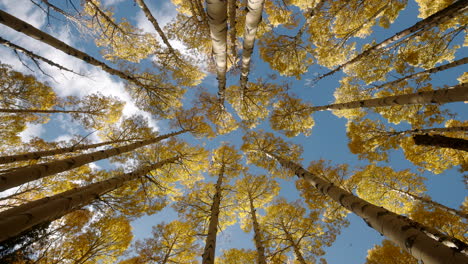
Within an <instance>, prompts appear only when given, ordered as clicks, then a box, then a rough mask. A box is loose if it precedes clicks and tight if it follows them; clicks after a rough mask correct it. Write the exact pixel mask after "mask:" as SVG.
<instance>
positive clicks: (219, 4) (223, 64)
mask: <svg viewBox="0 0 468 264" xmlns="http://www.w3.org/2000/svg"><path fill="white" fill-rule="evenodd" d="M226 2H227V1H223V0H207V1H206V10H207V15H208V24H209V25H210V35H211V43H212V46H213V55H214V59H215V63H216V75H217V80H218V97H219V103H220V104H221V105H224V96H225V95H224V90H225V88H226V71H227V44H226V43H227V4H226Z"/></svg>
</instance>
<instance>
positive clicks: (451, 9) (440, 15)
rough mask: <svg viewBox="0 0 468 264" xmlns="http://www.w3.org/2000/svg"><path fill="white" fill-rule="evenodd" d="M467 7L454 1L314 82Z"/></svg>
mask: <svg viewBox="0 0 468 264" xmlns="http://www.w3.org/2000/svg"><path fill="white" fill-rule="evenodd" d="M467 5H468V0H458V1H456V2H455V3H453V4H451V5H449V6H447V7H446V8H444V9H442V10H440V11H438V12H436V13H434V14H432V15H430V16H429V17H427V18H425V19H423V20H421V21H419V22H417V23H416V24H414V25H413V26H411V27H409V28H407V29H404V30H402V31H400V32H398V33H396V34H395V35H393V36H392V37H390V38H387V39H385V40H384V41H382V42H380V43H377V44H375V45H374V46H371V47H369V48H367V49H366V50H364V51H363V52H361V53H360V54H358V55H357V56H355V57H354V58H352V59H351V60H349V61H347V62H345V63H343V64H341V65H339V66H338V67H336V68H335V69H333V70H331V71H329V72H327V73H325V74H323V75H321V76H319V77H318V78H316V81H319V80H321V79H323V78H325V77H327V76H330V75H333V74H335V73H336V72H338V71H339V70H341V69H342V68H343V67H345V66H347V65H350V64H352V63H354V62H356V61H358V60H360V59H362V58H364V57H366V56H368V55H369V54H370V53H371V52H373V51H376V50H379V49H382V48H385V47H387V46H389V45H393V44H394V43H396V42H398V41H400V40H402V39H404V38H406V37H407V36H409V35H411V34H413V33H415V32H417V31H420V30H424V29H427V28H429V27H431V26H433V25H435V24H438V23H442V22H444V21H446V20H448V19H450V18H452V17H453V16H455V15H457V14H460V13H463V12H465V11H466V10H467Z"/></svg>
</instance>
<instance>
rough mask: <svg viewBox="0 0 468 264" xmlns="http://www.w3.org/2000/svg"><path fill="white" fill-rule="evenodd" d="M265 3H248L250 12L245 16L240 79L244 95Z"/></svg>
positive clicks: (256, 1) (258, 0)
mask: <svg viewBox="0 0 468 264" xmlns="http://www.w3.org/2000/svg"><path fill="white" fill-rule="evenodd" d="M263 3H264V0H254V1H247V8H248V10H249V11H248V12H247V15H246V16H245V31H244V46H243V49H242V50H243V51H242V69H241V77H240V86H241V89H242V93H245V92H244V91H245V90H246V89H247V87H246V86H247V80H248V76H249V72H250V60H251V57H252V53H253V49H254V43H255V36H256V34H257V28H258V24H259V23H260V20H261V19H262V12H263Z"/></svg>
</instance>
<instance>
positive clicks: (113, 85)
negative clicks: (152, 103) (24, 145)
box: [0, 0, 158, 130]
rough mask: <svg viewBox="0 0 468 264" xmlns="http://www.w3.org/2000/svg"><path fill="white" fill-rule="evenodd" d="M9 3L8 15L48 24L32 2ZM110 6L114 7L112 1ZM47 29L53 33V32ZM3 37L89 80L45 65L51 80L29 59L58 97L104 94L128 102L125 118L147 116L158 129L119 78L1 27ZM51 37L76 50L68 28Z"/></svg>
mask: <svg viewBox="0 0 468 264" xmlns="http://www.w3.org/2000/svg"><path fill="white" fill-rule="evenodd" d="M9 1H10V0H0V5H1V7H2V8H3V7H5V8H4V9H5V10H6V11H7V12H9V13H11V14H12V15H14V16H17V17H19V18H21V19H24V20H25V21H27V22H29V23H31V24H33V25H35V26H36V27H38V28H41V26H43V25H44V24H45V14H44V13H43V11H41V10H39V9H38V8H37V7H36V6H34V5H32V4H31V2H30V1H29V0H18V1H17V2H16V4H15V5H11V2H9ZM108 2H109V3H110V2H111V1H108ZM115 2H116V1H114V3H115ZM145 19H146V18H145ZM47 29H49V31H50V29H51V28H47ZM43 30H44V29H43ZM0 34H1V35H2V37H4V38H5V39H7V40H10V41H12V42H13V43H15V44H18V45H21V46H22V47H24V48H26V49H28V50H31V51H33V52H34V53H36V54H39V55H41V56H44V57H46V58H48V59H50V60H52V61H54V62H56V63H58V64H60V65H62V66H64V67H67V68H69V69H72V70H74V71H75V72H79V73H82V74H84V75H85V77H82V76H78V75H76V74H73V73H70V72H65V71H60V70H59V69H57V68H55V67H52V66H49V65H47V64H45V63H42V62H41V63H40V65H41V68H42V69H43V70H44V72H46V73H47V74H48V75H50V76H53V79H51V78H49V77H47V76H45V75H44V74H42V73H40V71H39V70H38V69H35V66H34V65H31V64H32V63H30V62H29V61H28V59H25V62H26V63H27V64H28V65H29V66H30V67H31V68H32V69H34V70H35V73H34V75H36V77H38V79H39V80H41V81H43V82H45V81H47V82H48V84H49V85H50V86H51V87H53V88H54V90H55V92H56V93H57V95H58V96H69V95H76V96H79V97H82V96H85V95H88V94H91V93H96V92H100V93H102V94H103V95H107V96H116V97H118V98H119V99H120V100H122V101H124V102H126V105H125V107H124V109H123V113H124V114H125V115H127V116H129V115H132V114H136V113H139V114H143V115H144V116H146V117H148V118H150V122H149V123H150V125H152V126H153V128H154V129H156V130H157V129H158V127H157V124H156V121H155V120H154V119H151V115H150V114H149V113H144V112H143V111H141V110H140V109H139V108H138V107H137V106H136V105H135V104H134V103H133V102H132V101H131V97H130V95H129V94H128V93H127V92H126V91H125V88H124V83H123V82H122V80H121V79H119V78H117V77H111V75H109V74H108V73H106V72H104V71H102V70H101V69H100V68H98V67H95V66H92V65H89V64H87V63H85V62H83V61H82V60H79V59H77V58H74V57H72V56H69V55H67V54H65V53H63V52H61V51H58V50H57V49H55V48H53V47H51V46H49V45H47V44H44V43H42V42H40V41H38V40H35V39H33V38H30V37H28V36H26V35H24V34H22V33H18V32H16V31H14V30H12V29H10V28H8V27H5V26H0ZM50 34H51V35H53V36H56V37H57V38H59V39H60V40H62V41H64V42H66V43H67V44H69V45H71V46H74V45H73V39H74V38H73V37H72V36H71V34H70V31H69V30H68V29H67V28H65V27H62V28H60V29H59V30H56V31H54V32H52V33H50ZM75 47H76V46H75ZM0 53H1V54H2V62H3V63H6V64H10V65H12V66H13V68H14V69H15V70H18V71H21V72H24V73H26V74H31V71H30V70H29V69H27V68H26V67H25V66H24V65H23V64H22V63H21V62H20V61H19V60H18V58H17V56H16V55H15V54H14V53H13V52H12V51H11V50H10V49H8V48H5V47H3V46H1V47H0Z"/></svg>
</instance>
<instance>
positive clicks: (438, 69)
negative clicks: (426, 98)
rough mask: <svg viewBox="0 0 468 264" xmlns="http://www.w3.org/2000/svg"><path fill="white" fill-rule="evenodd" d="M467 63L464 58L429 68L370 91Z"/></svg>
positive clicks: (467, 60)
mask: <svg viewBox="0 0 468 264" xmlns="http://www.w3.org/2000/svg"><path fill="white" fill-rule="evenodd" d="M467 63H468V57H465V58H462V59H459V60H456V61H454V62H451V63H447V64H444V65H440V66H439V67H435V68H431V69H428V70H425V71H420V72H417V73H413V74H411V75H408V76H405V77H403V78H400V79H397V80H394V81H391V82H387V83H384V84H381V85H378V86H375V87H372V88H371V89H372V90H377V89H380V88H382V87H385V86H392V85H395V84H397V83H399V82H402V81H406V80H409V79H411V78H416V77H419V76H421V75H424V74H431V73H436V72H440V71H445V70H448V69H451V68H455V67H457V66H460V65H464V64H467Z"/></svg>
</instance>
